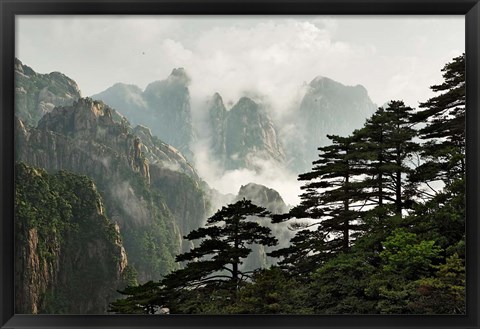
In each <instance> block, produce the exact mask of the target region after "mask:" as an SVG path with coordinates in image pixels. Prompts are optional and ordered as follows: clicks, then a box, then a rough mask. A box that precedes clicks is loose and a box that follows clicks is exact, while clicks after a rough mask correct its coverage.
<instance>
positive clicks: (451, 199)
mask: <svg viewBox="0 0 480 329" xmlns="http://www.w3.org/2000/svg"><path fill="white" fill-rule="evenodd" d="M443 71H444V79H445V81H444V83H442V84H440V85H438V86H433V87H432V90H433V91H435V92H437V95H436V96H435V97H433V98H432V99H430V100H428V101H426V102H425V103H422V104H421V106H420V110H419V111H415V110H414V109H412V108H410V107H408V106H406V105H405V104H404V103H403V102H401V101H391V102H390V103H388V104H387V106H385V107H384V108H379V109H378V110H377V111H376V112H375V113H374V114H373V115H372V117H370V118H369V119H367V120H366V122H365V124H364V126H363V127H361V128H360V129H358V130H356V131H354V132H352V134H351V135H350V136H347V137H341V136H328V138H329V139H330V145H326V146H324V147H321V148H319V158H318V160H317V161H315V162H314V163H313V168H312V170H311V171H310V172H308V173H304V174H302V175H300V176H299V180H301V181H303V182H305V184H304V186H303V194H302V195H301V203H300V204H299V205H298V206H296V207H294V208H292V209H291V210H290V211H289V212H288V213H286V214H282V215H278V216H273V217H274V222H279V221H288V220H292V219H296V220H303V222H302V223H300V224H299V223H298V221H297V222H295V223H294V224H292V227H293V228H296V229H298V232H297V234H296V235H295V236H294V237H293V238H292V239H291V241H290V246H289V247H287V248H283V249H279V250H275V251H273V252H271V253H270V255H271V256H274V257H277V258H278V267H277V266H274V267H271V268H270V269H258V270H256V271H254V273H246V272H243V271H242V268H241V263H242V260H243V259H245V258H246V257H247V256H248V255H249V254H250V252H251V250H250V245H251V244H255V243H256V244H263V245H268V246H272V245H275V243H276V240H275V239H274V238H273V237H272V236H271V235H270V230H269V229H267V228H265V227H262V226H260V225H259V224H256V223H255V222H251V221H248V217H250V216H257V217H267V216H268V215H269V214H268V213H267V212H265V209H263V208H261V207H257V206H255V205H253V204H251V202H249V201H246V200H243V201H239V202H237V203H236V204H233V205H228V206H227V207H224V208H222V210H220V211H219V212H217V214H215V215H214V216H212V217H211V218H210V219H209V220H208V223H207V224H208V225H207V226H206V227H204V228H200V229H198V230H195V231H193V232H191V233H190V234H189V235H187V237H186V238H187V239H189V240H192V241H194V240H197V239H200V240H201V242H200V243H199V244H198V245H197V247H195V248H193V249H192V250H191V251H189V252H187V253H184V254H182V255H179V256H178V257H177V261H181V262H185V263H186V264H185V266H184V268H183V269H181V270H178V271H176V272H173V273H171V274H170V275H168V276H166V277H165V278H164V280H162V281H161V282H158V283H148V284H146V285H143V286H140V287H134V288H128V289H126V290H125V291H124V292H123V293H124V294H125V295H127V296H128V297H127V298H125V299H123V300H119V301H117V302H115V303H113V304H112V310H113V311H116V312H120V313H135V312H140V311H141V312H145V313H149V312H150V313H151V312H152V310H154V309H155V307H157V308H158V307H163V306H168V307H169V308H170V309H171V312H172V313H210V314H222V313H256V314H464V313H465V131H464V130H465V125H464V118H465V90H464V87H465V86H464V85H465V73H464V56H460V57H457V58H455V59H454V60H453V61H452V62H451V63H449V64H447V65H446V66H445V68H444V70H443Z"/></svg>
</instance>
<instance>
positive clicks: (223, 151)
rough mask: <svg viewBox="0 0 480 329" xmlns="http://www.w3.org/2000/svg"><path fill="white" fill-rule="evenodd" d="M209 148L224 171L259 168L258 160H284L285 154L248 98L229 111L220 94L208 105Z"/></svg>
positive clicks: (262, 114)
mask: <svg viewBox="0 0 480 329" xmlns="http://www.w3.org/2000/svg"><path fill="white" fill-rule="evenodd" d="M208 113H209V115H208V120H209V122H208V126H209V129H210V131H211V140H210V145H211V148H212V155H213V156H214V158H215V160H217V161H219V162H220V163H221V164H223V166H224V168H225V169H226V170H231V169H239V168H249V169H253V170H256V169H259V163H258V161H265V160H267V161H271V160H273V161H276V162H280V163H282V162H283V161H285V153H284V150H283V147H282V144H281V142H280V140H279V137H278V134H277V130H276V128H275V125H274V124H273V121H272V120H271V118H270V117H269V115H268V114H267V112H266V111H265V110H264V109H263V108H262V106H261V105H259V104H257V103H255V102H254V101H253V100H251V99H250V98H248V97H242V98H241V99H240V100H239V101H238V102H237V103H236V104H235V105H234V106H233V107H232V109H231V110H230V111H227V110H226V109H225V106H224V105H223V101H222V98H221V97H220V95H218V94H215V95H214V96H213V97H212V99H211V101H210V102H209V106H208Z"/></svg>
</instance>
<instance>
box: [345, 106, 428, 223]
mask: <svg viewBox="0 0 480 329" xmlns="http://www.w3.org/2000/svg"><path fill="white" fill-rule="evenodd" d="M412 113H413V109H412V108H410V107H407V106H405V104H404V103H403V102H402V101H391V102H389V103H388V106H387V107H385V108H379V109H378V110H377V111H376V112H375V113H374V114H373V116H372V117H371V118H369V119H368V120H367V121H366V123H365V125H364V127H363V128H362V129H360V130H358V131H356V132H355V133H354V135H355V136H357V137H358V139H359V142H358V143H357V147H358V149H357V152H360V153H361V155H360V157H361V158H362V159H363V173H364V174H365V175H366V177H367V178H366V179H365V180H364V182H363V189H364V197H365V198H366V201H369V205H371V204H372V203H373V204H374V205H375V206H378V207H380V209H378V210H377V212H378V213H380V214H381V216H382V217H385V216H387V215H388V214H389V211H384V212H383V214H382V209H385V210H387V209H388V208H390V207H385V206H387V205H389V204H393V205H394V207H393V213H394V214H396V215H397V216H400V217H401V216H402V210H403V209H405V208H408V207H409V206H410V202H411V197H412V193H413V192H412V191H413V187H409V188H408V189H405V188H404V189H402V187H405V186H407V176H408V175H410V174H411V172H412V167H411V166H409V159H410V158H411V157H412V156H413V154H414V153H415V152H417V150H418V148H419V146H418V144H417V143H415V142H413V138H414V137H415V136H416V131H415V129H414V128H413V127H412V126H413V124H412V123H411V122H410V121H411V117H412Z"/></svg>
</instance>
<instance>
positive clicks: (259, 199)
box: [234, 183, 294, 270]
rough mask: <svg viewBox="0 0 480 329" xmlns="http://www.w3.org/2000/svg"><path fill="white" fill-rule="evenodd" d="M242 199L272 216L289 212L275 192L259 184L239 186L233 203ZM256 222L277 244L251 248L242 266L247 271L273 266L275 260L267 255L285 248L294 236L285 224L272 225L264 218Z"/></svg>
mask: <svg viewBox="0 0 480 329" xmlns="http://www.w3.org/2000/svg"><path fill="white" fill-rule="evenodd" d="M242 199H247V200H251V201H252V203H254V204H256V205H258V206H261V207H264V208H266V209H267V210H268V211H270V212H271V213H272V214H284V213H286V212H288V210H289V208H288V207H287V205H286V204H285V202H284V201H283V199H282V197H281V195H280V194H279V193H278V192H277V191H275V190H274V189H271V188H268V187H266V186H264V185H260V184H255V183H249V184H246V185H243V186H241V187H240V190H239V191H238V194H237V196H236V198H235V200H234V202H235V201H238V200H242ZM256 221H257V222H258V223H259V224H261V225H262V226H266V227H269V228H270V229H271V230H272V234H273V235H274V236H275V237H276V238H277V239H278V242H279V243H278V246H276V247H273V248H271V247H264V246H259V245H254V246H252V253H251V254H250V255H249V257H248V258H247V259H246V260H245V262H244V265H243V266H244V268H246V269H248V270H253V269H256V268H266V267H268V266H270V265H274V264H275V259H272V258H270V257H267V253H268V252H271V251H272V250H274V249H278V248H284V247H286V246H287V245H288V243H289V241H290V239H291V238H292V237H293V236H294V232H293V231H291V230H289V229H288V225H287V224H286V223H278V224H272V223H271V222H270V220H265V219H264V218H258V219H256Z"/></svg>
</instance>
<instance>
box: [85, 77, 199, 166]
mask: <svg viewBox="0 0 480 329" xmlns="http://www.w3.org/2000/svg"><path fill="white" fill-rule="evenodd" d="M189 82H190V78H189V77H188V75H187V73H186V72H185V70H184V69H183V68H176V69H173V71H172V73H171V74H170V76H169V77H168V78H167V79H165V80H162V81H155V82H152V83H150V84H149V85H148V86H147V87H146V88H145V91H142V90H141V89H140V88H139V87H137V86H134V85H126V84H121V83H117V84H115V85H113V86H112V87H110V88H108V89H107V90H105V91H103V92H101V93H99V94H96V95H94V96H92V98H94V99H98V100H102V101H103V102H105V103H106V104H108V105H110V106H112V107H114V108H115V109H116V110H118V111H120V112H121V113H122V114H123V115H125V116H126V117H127V118H128V120H129V121H131V122H132V123H134V124H141V125H145V126H148V127H149V128H150V129H151V130H152V132H153V134H154V135H156V136H158V137H159V138H160V139H162V140H163V141H164V142H166V143H167V144H169V145H172V146H174V147H175V148H177V149H178V150H180V151H181V152H182V153H183V154H184V155H185V156H187V157H188V158H189V159H191V158H192V152H191V149H190V146H191V143H192V142H193V141H194V139H195V134H194V131H193V127H192V114H191V108H190V93H189V90H188V85H189Z"/></svg>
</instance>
